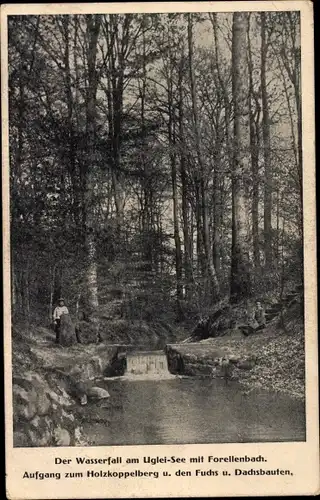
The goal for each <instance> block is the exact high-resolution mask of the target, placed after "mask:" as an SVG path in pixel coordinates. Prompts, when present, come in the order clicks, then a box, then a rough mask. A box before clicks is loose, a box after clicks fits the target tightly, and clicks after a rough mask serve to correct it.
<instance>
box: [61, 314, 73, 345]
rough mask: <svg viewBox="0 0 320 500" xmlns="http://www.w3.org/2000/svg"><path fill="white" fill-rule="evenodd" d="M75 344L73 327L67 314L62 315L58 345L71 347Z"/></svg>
mask: <svg viewBox="0 0 320 500" xmlns="http://www.w3.org/2000/svg"><path fill="white" fill-rule="evenodd" d="M75 343H77V337H76V331H75V327H74V325H73V323H72V320H71V317H70V315H69V314H62V316H61V317H60V344H61V345H62V346H65V347H66V346H71V345H73V344H75Z"/></svg>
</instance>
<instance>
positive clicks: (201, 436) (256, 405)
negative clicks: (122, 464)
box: [84, 378, 305, 445]
mask: <svg viewBox="0 0 320 500" xmlns="http://www.w3.org/2000/svg"><path fill="white" fill-rule="evenodd" d="M106 387H107V389H108V391H109V392H110V395H111V398H110V403H109V404H110V408H101V407H98V406H96V407H95V406H92V405H88V407H87V411H88V412H95V414H96V415H99V417H100V418H105V419H106V420H108V423H107V424H106V423H93V424H92V423H90V424H86V425H85V426H84V432H85V434H86V435H87V436H88V437H89V439H90V440H91V442H92V444H93V445H139V444H143V445H145V444H187V443H245V442H268V441H269V442H271V441H274V442H276V441H304V440H305V411H304V403H302V402H300V401H296V400H293V399H291V398H290V397H288V396H286V395H282V394H279V393H270V392H267V391H261V390H255V391H252V392H251V393H249V394H248V395H246V394H245V393H244V389H243V387H241V386H240V385H239V384H238V383H235V382H229V384H228V385H226V383H225V381H224V380H220V379H213V380H212V379H198V378H175V379H171V380H137V381H134V380H121V379H118V380H112V381H111V380H110V381H108V382H106Z"/></svg>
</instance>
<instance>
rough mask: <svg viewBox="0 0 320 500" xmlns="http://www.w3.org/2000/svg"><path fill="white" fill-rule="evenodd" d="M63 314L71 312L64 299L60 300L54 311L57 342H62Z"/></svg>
mask: <svg viewBox="0 0 320 500" xmlns="http://www.w3.org/2000/svg"><path fill="white" fill-rule="evenodd" d="M62 314H69V311H68V308H67V307H66V306H65V305H64V299H62V298H61V299H59V300H58V305H57V307H56V308H55V310H54V311H53V322H54V331H55V332H56V343H57V344H59V343H60V318H61V316H62Z"/></svg>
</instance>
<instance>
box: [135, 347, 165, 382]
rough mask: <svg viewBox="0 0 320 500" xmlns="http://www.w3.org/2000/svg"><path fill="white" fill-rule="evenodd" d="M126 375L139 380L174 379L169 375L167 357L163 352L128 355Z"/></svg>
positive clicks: (140, 352)
mask: <svg viewBox="0 0 320 500" xmlns="http://www.w3.org/2000/svg"><path fill="white" fill-rule="evenodd" d="M126 358H127V369H126V373H125V375H126V376H127V377H130V378H132V379H137V378H143V379H148V378H156V379H158V378H172V377H173V375H171V374H170V373H169V370H168V361H167V356H166V355H165V353H164V352H163V351H139V352H132V353H128V354H127V357H126Z"/></svg>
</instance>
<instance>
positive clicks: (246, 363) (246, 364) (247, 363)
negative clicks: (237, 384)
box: [237, 358, 256, 370]
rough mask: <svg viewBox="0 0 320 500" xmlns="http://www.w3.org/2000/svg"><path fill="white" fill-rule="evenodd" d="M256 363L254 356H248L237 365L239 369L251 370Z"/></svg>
mask: <svg viewBox="0 0 320 500" xmlns="http://www.w3.org/2000/svg"><path fill="white" fill-rule="evenodd" d="M255 365H256V359H255V358H249V359H245V360H243V361H241V362H240V363H238V364H237V367H238V368H239V369H240V370H252V369H253V368H254V367H255Z"/></svg>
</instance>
